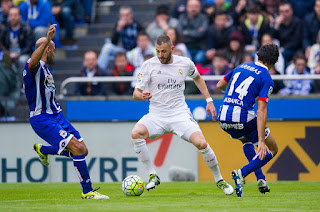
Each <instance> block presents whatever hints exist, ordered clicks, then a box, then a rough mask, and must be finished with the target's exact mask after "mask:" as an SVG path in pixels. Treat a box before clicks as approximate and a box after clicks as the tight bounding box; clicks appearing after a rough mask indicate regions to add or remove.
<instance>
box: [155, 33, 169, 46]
mask: <svg viewBox="0 0 320 212" xmlns="http://www.w3.org/2000/svg"><path fill="white" fill-rule="evenodd" d="M162 43H166V44H171V40H170V38H169V36H168V35H160V36H159V37H158V38H157V40H156V44H157V45H159V46H160V45H161V44H162Z"/></svg>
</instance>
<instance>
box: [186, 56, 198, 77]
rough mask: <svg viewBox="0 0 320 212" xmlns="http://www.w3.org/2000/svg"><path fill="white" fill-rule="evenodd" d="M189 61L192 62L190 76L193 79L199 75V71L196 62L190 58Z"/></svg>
mask: <svg viewBox="0 0 320 212" xmlns="http://www.w3.org/2000/svg"><path fill="white" fill-rule="evenodd" d="M188 61H189V62H190V65H189V73H188V76H189V77H191V78H192V79H193V78H196V77H197V76H198V75H199V71H198V69H197V67H196V66H195V64H194V63H193V62H192V61H191V60H190V59H188Z"/></svg>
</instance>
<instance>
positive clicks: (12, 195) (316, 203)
mask: <svg viewBox="0 0 320 212" xmlns="http://www.w3.org/2000/svg"><path fill="white" fill-rule="evenodd" d="M232 185H233V183H232ZM269 185H270V187H271V193H267V194H265V195H263V194H260V192H259V191H258V189H257V185H256V182H247V183H246V184H245V187H244V195H245V196H244V197H241V198H239V197H237V196H236V195H235V194H233V195H231V196H226V195H224V194H223V193H222V191H221V190H219V189H218V188H217V187H216V186H215V184H214V183H212V182H174V183H161V185H160V186H158V187H157V188H156V189H155V190H151V191H146V190H145V191H144V193H143V194H142V195H141V196H140V197H127V196H125V195H124V194H123V193H122V190H121V184H120V183H95V184H94V187H97V186H101V189H100V190H99V191H100V193H103V194H106V195H108V196H109V197H110V199H109V200H83V199H81V198H80V195H81V189H80V185H79V184H78V183H48V184H44V183H41V184H40V183H27V184H21V183H15V184H10V183H9V184H0V211H320V182H283V181H282V182H269Z"/></svg>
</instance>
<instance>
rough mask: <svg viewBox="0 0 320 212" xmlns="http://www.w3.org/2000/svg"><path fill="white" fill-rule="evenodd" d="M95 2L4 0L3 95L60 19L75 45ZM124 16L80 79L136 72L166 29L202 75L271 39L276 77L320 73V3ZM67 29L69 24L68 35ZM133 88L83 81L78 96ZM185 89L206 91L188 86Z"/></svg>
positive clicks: (251, 3) (285, 86)
mask: <svg viewBox="0 0 320 212" xmlns="http://www.w3.org/2000/svg"><path fill="white" fill-rule="evenodd" d="M93 1H94V0H47V1H46V0H27V1H21V0H20V1H19V0H16V1H12V0H1V9H0V22H1V25H0V48H1V52H0V59H1V63H0V96H2V95H4V93H2V92H7V91H6V90H8V91H10V90H12V88H11V87H10V86H16V84H15V83H12V85H10V84H9V83H8V85H7V86H6V87H5V88H6V89H3V88H4V87H3V86H2V84H1V83H2V82H1V79H2V78H4V77H14V72H15V70H21V69H22V68H21V67H22V66H23V65H24V64H25V62H26V60H27V59H28V58H29V57H30V54H31V53H32V51H33V44H34V41H35V40H36V39H37V38H39V37H42V36H45V34H46V32H47V29H48V26H49V25H50V24H53V23H57V24H58V31H57V36H56V38H55V44H56V48H63V47H65V46H70V45H74V44H76V41H75V39H74V35H73V27H74V26H75V25H76V24H82V23H84V24H86V23H90V22H92V21H94V18H92V14H91V13H92V4H93ZM133 2H134V1H133ZM118 14H119V17H118V20H117V21H116V22H115V24H114V27H113V30H112V32H111V36H110V38H109V39H106V42H105V44H104V45H103V46H102V47H101V51H100V52H99V53H98V54H97V53H96V52H95V51H91V50H90V51H87V52H86V53H85V54H84V56H83V64H82V68H81V70H80V71H79V74H78V76H81V77H94V76H136V75H138V73H139V69H140V66H141V65H142V63H143V62H144V61H145V60H147V59H149V58H151V57H153V56H155V55H156V50H155V46H154V43H155V40H156V38H157V37H158V36H159V35H162V34H166V35H168V36H169V37H170V38H171V40H172V42H173V44H174V46H175V49H174V52H173V53H174V54H176V55H181V56H185V57H189V58H190V59H192V60H193V61H194V62H195V64H196V66H197V68H198V70H199V72H200V74H202V75H225V74H227V73H228V72H229V71H230V70H232V69H233V68H234V67H236V66H238V65H239V64H240V63H242V62H249V61H257V56H256V52H257V51H258V49H259V48H260V46H261V45H264V44H267V43H275V44H277V45H278V46H279V47H280V50H281V52H280V56H279V59H278V62H277V63H276V65H275V66H274V67H273V68H272V69H271V70H270V74H272V75H286V74H290V75H309V74H320V33H319V30H320V0H289V1H286V0H176V1H175V3H174V5H173V6H172V5H169V4H168V5H166V4H161V5H158V6H157V8H156V9H155V11H154V16H153V17H146V19H149V20H148V24H147V25H146V26H144V25H143V24H144V23H139V22H138V21H137V20H136V19H135V15H134V8H132V7H130V6H121V7H120V9H119V11H118ZM60 28H64V29H65V35H64V36H63V38H61V37H60V32H59V30H60ZM12 67H15V68H12ZM5 69H11V70H12V71H11V72H12V74H8V73H9V71H7V70H5ZM3 72H4V73H3ZM11 72H10V73H11ZM2 75H3V76H2ZM207 85H208V88H209V90H210V92H211V93H214V94H221V91H220V90H219V89H215V88H216V82H213V81H208V82H207ZM134 86H135V82H113V83H97V82H92V83H79V84H77V85H76V88H75V92H74V93H73V95H82V96H96V95H131V93H132V91H133V89H134ZM319 92H320V83H319V80H302V79H301V80H284V81H275V89H274V93H277V94H279V95H308V94H310V93H319ZM185 93H186V94H198V93H199V91H198V89H197V88H196V87H195V85H194V84H193V83H187V86H186V91H185Z"/></svg>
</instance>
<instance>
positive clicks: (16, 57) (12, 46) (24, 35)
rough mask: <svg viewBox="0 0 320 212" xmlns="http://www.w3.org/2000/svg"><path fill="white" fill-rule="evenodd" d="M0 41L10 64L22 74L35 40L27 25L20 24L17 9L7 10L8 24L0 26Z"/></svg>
mask: <svg viewBox="0 0 320 212" xmlns="http://www.w3.org/2000/svg"><path fill="white" fill-rule="evenodd" d="M0 41H1V42H2V44H3V45H4V47H5V48H6V49H7V50H9V52H10V58H11V60H12V63H13V65H14V66H15V68H16V69H17V70H19V71H18V73H22V69H23V67H24V65H25V63H26V62H27V60H28V59H29V58H30V56H31V53H32V48H33V44H34V42H35V40H34V35H33V31H32V30H31V28H30V27H29V25H27V24H25V23H21V15H20V10H19V8H18V7H12V8H11V9H10V10H9V22H8V23H7V24H6V25H0ZM20 75H21V74H20Z"/></svg>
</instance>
